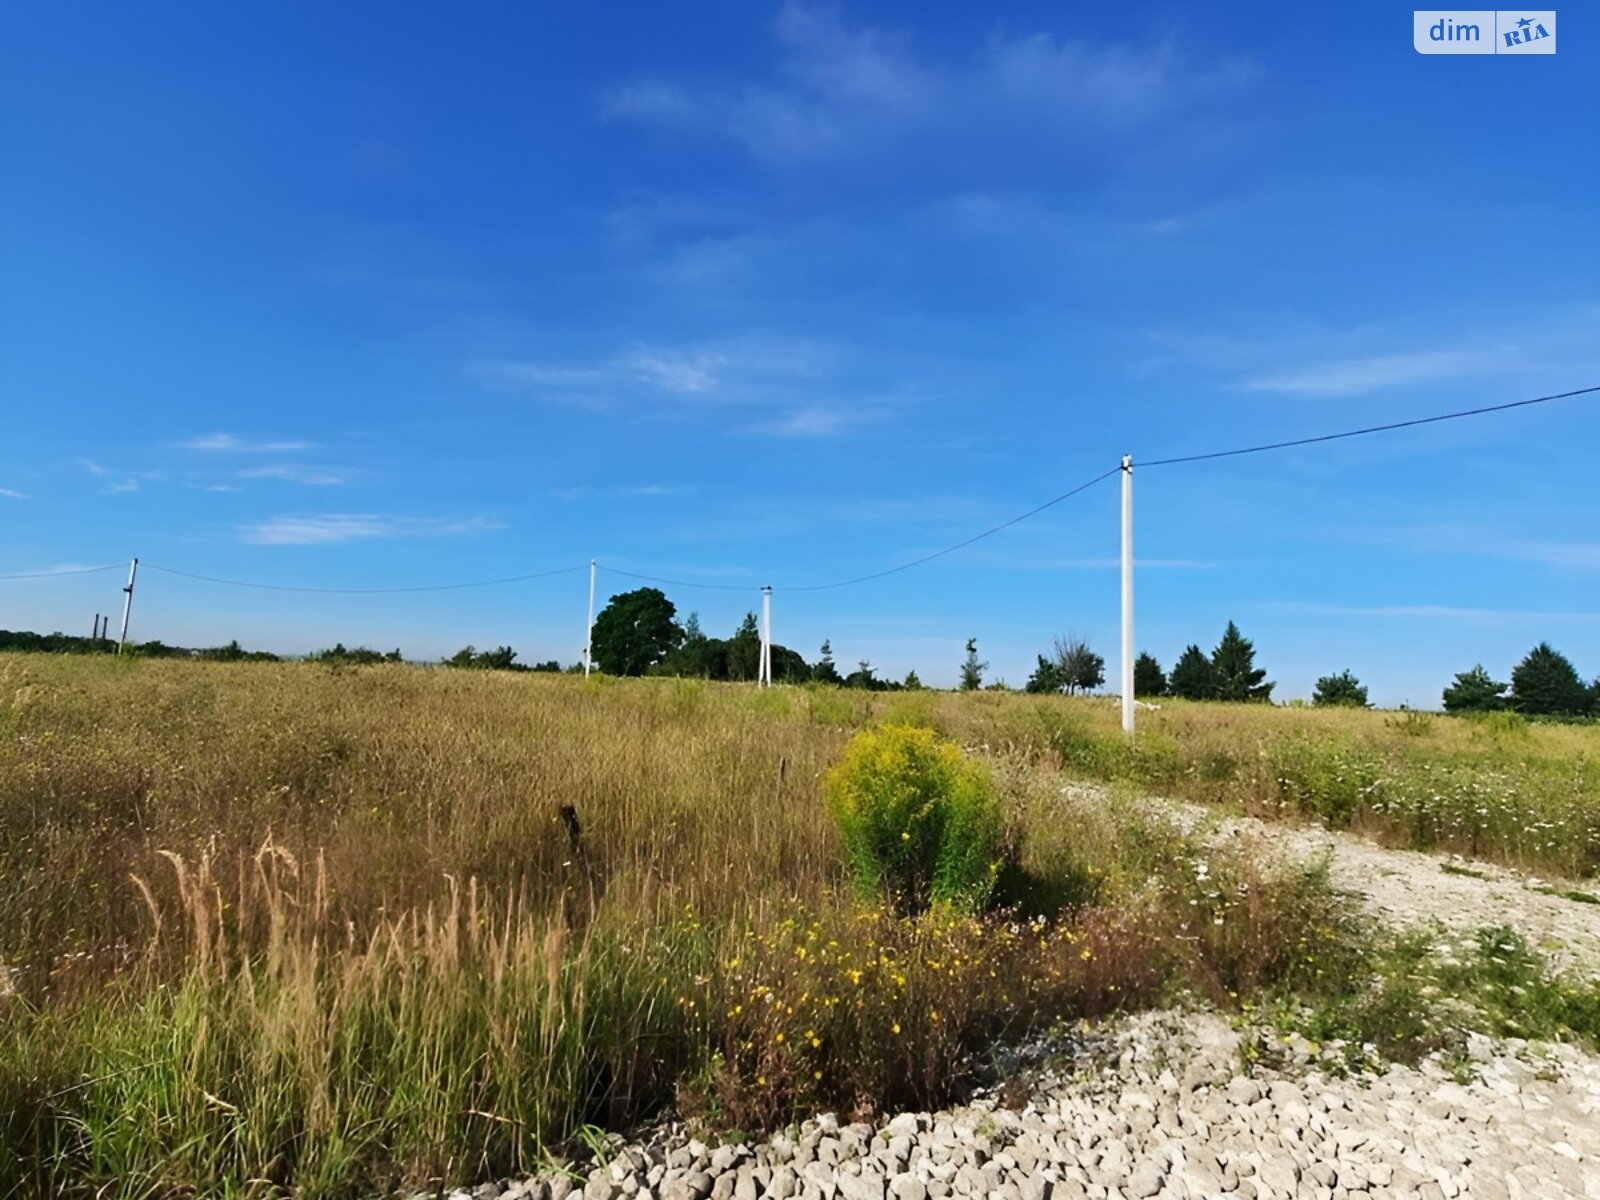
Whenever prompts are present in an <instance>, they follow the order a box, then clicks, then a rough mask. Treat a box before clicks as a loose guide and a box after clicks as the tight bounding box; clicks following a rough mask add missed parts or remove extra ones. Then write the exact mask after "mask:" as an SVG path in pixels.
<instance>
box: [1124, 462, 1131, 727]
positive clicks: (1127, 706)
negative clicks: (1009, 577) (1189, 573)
mask: <svg viewBox="0 0 1600 1200" xmlns="http://www.w3.org/2000/svg"><path fill="white" fill-rule="evenodd" d="M1122 732H1123V733H1126V734H1128V735H1129V736H1130V737H1131V736H1132V734H1133V456H1132V455H1128V454H1124V455H1123V456H1122Z"/></svg>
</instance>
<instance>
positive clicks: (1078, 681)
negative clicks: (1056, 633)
mask: <svg viewBox="0 0 1600 1200" xmlns="http://www.w3.org/2000/svg"><path fill="white" fill-rule="evenodd" d="M1055 660H1056V666H1057V667H1058V668H1059V669H1060V671H1061V682H1062V685H1063V686H1064V687H1065V688H1066V689H1067V691H1068V692H1069V693H1070V692H1092V691H1094V689H1095V688H1097V687H1099V686H1100V685H1101V684H1103V683H1104V682H1105V681H1106V660H1105V658H1104V657H1103V656H1101V655H1099V654H1096V653H1095V652H1094V651H1093V650H1091V649H1089V643H1088V642H1086V641H1085V640H1084V639H1083V638H1081V637H1079V636H1078V635H1077V634H1074V633H1069V634H1067V636H1066V637H1064V638H1057V639H1056V644H1055Z"/></svg>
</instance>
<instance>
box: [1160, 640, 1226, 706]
mask: <svg viewBox="0 0 1600 1200" xmlns="http://www.w3.org/2000/svg"><path fill="white" fill-rule="evenodd" d="M1167 690H1168V691H1170V692H1171V693H1172V694H1173V695H1174V696H1177V697H1178V698H1179V699H1182V700H1214V699H1216V696H1217V676H1216V672H1215V671H1214V670H1212V667H1211V660H1210V659H1209V658H1207V657H1206V653H1205V651H1204V650H1202V649H1200V647H1199V646H1196V645H1193V644H1192V643H1191V644H1190V645H1189V646H1188V648H1186V649H1185V650H1184V652H1183V653H1182V654H1181V655H1179V656H1178V661H1177V662H1176V663H1174V664H1173V667H1172V675H1171V676H1170V677H1169V678H1168V680H1167Z"/></svg>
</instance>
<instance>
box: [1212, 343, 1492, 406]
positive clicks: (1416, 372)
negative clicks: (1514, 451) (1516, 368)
mask: <svg viewBox="0 0 1600 1200" xmlns="http://www.w3.org/2000/svg"><path fill="white" fill-rule="evenodd" d="M1504 365H1505V359H1504V356H1503V355H1500V354H1496V353H1494V352H1491V351H1463V350H1438V351H1421V352H1418V353H1414V354H1379V355H1374V356H1371V357H1368V358H1351V359H1344V360H1342V361H1339V362H1329V363H1322V364H1319V365H1317V366H1312V367H1306V368H1303V369H1299V370H1293V371H1287V372H1282V373H1277V374H1268V375H1258V376H1255V377H1254V378H1250V379H1246V380H1244V381H1243V382H1242V383H1241V384H1240V386H1241V387H1243V388H1244V389H1245V390H1247V391H1252V392H1282V393H1285V394H1288V395H1299V396H1353V395H1359V394H1362V393H1365V392H1375V391H1379V390H1381V389H1383V388H1390V387H1399V386H1401V385H1404V384H1408V383H1421V382H1424V381H1426V380H1432V379H1451V378H1456V377H1459V376H1462V375H1475V374H1479V373H1481V372H1484V371H1491V370H1495V369H1497V368H1499V367H1502V366H1504Z"/></svg>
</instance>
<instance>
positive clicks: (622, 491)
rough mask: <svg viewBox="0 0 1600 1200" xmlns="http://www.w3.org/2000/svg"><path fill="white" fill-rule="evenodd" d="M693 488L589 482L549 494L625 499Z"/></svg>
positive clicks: (673, 493) (676, 493)
mask: <svg viewBox="0 0 1600 1200" xmlns="http://www.w3.org/2000/svg"><path fill="white" fill-rule="evenodd" d="M693 490H694V489H693V488H692V487H688V486H686V485H683V484H677V483H636V484H623V485H620V486H618V487H593V486H591V485H589V484H580V485H578V486H577V487H565V488H556V489H555V490H554V491H553V492H551V493H550V494H551V495H552V496H554V497H555V498H556V499H557V500H589V499H594V498H602V499H607V500H627V499H634V498H641V499H652V498H656V497H661V496H681V495H684V494H685V493H687V492H692V491H693Z"/></svg>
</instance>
